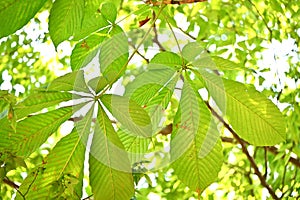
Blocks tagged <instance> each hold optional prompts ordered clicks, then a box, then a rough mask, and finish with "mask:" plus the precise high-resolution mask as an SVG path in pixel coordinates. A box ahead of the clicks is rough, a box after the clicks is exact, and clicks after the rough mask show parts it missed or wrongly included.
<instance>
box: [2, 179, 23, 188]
mask: <svg viewBox="0 0 300 200" xmlns="http://www.w3.org/2000/svg"><path fill="white" fill-rule="evenodd" d="M3 183H5V184H6V185H9V186H10V187H12V188H14V189H16V190H19V187H20V186H18V185H17V184H15V183H14V182H13V181H11V180H9V179H8V178H7V177H5V178H4V179H3Z"/></svg>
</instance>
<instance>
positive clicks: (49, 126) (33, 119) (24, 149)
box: [12, 107, 73, 157]
mask: <svg viewBox="0 0 300 200" xmlns="http://www.w3.org/2000/svg"><path fill="white" fill-rule="evenodd" d="M72 114H73V108H72V107H64V108H59V109H57V110H53V111H50V112H47V113H43V114H38V115H33V116H30V117H27V118H25V119H24V120H22V121H20V122H18V124H17V132H16V133H12V134H14V135H16V137H18V141H17V142H16V143H15V144H14V147H15V150H16V151H17V155H19V156H24V157H27V156H29V155H30V154H31V153H32V152H34V151H35V150H36V149H37V148H38V147H40V146H41V145H42V144H43V143H44V142H45V141H46V140H47V139H48V137H49V136H50V135H51V134H52V133H53V132H54V131H56V130H57V128H58V127H59V126H60V125H61V124H62V123H63V122H65V121H66V120H67V119H69V118H70V117H71V116H72Z"/></svg>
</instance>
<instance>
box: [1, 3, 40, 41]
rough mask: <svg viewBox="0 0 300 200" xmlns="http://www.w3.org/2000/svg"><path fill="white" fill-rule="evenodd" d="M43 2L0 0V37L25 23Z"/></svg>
mask: <svg viewBox="0 0 300 200" xmlns="http://www.w3.org/2000/svg"><path fill="white" fill-rule="evenodd" d="M45 2H46V0H37V1H30V0H22V1H21V0H2V1H1V3H0V27H1V29H0V38H2V37H5V36H8V35H10V34H12V33H14V32H15V31H17V30H18V29H20V28H22V27H23V26H24V25H26V24H27V23H28V22H29V20H30V19H32V18H33V17H34V16H35V15H36V13H37V12H38V11H39V10H40V9H41V8H42V6H43V5H44V4H45Z"/></svg>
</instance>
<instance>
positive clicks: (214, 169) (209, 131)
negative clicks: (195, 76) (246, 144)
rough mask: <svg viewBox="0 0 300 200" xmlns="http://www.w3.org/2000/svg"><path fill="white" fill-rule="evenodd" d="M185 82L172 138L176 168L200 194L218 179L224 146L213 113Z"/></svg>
mask: <svg viewBox="0 0 300 200" xmlns="http://www.w3.org/2000/svg"><path fill="white" fill-rule="evenodd" d="M191 84H193V83H192V82H191V81H190V80H189V81H187V80H186V81H185V82H184V86H183V90H182V95H181V99H180V105H179V110H178V112H177V113H176V116H175V121H174V126H173V127H174V132H173V134H172V138H171V159H172V161H174V162H173V163H172V167H173V168H174V170H175V174H176V175H177V176H178V178H179V179H180V180H182V181H183V182H184V183H185V184H187V185H188V186H189V187H190V188H191V189H192V190H194V191H197V192H198V193H201V192H203V190H204V189H205V188H206V187H207V186H208V185H210V184H211V183H212V182H213V181H215V180H216V178H217V177H218V172H219V171H220V169H221V166H222V162H223V161H222V157H223V155H222V146H221V141H220V138H219V134H218V130H217V128H216V124H215V123H214V119H213V117H212V116H211V113H210V111H209V110H208V109H207V108H206V105H205V104H204V102H203V101H202V100H201V99H200V96H199V94H198V93H197V91H194V89H193V88H192V85H191Z"/></svg>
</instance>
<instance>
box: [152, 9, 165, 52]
mask: <svg viewBox="0 0 300 200" xmlns="http://www.w3.org/2000/svg"><path fill="white" fill-rule="evenodd" d="M153 19H155V13H154V12H153ZM153 31H154V38H153V39H152V41H153V42H154V43H155V44H157V45H158V47H159V50H160V51H166V49H165V48H164V47H163V46H162V44H161V43H160V42H159V40H158V32H157V29H156V25H155V23H153Z"/></svg>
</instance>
